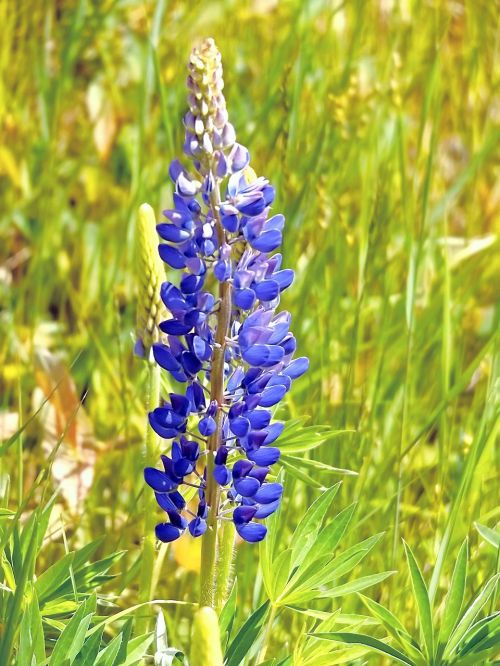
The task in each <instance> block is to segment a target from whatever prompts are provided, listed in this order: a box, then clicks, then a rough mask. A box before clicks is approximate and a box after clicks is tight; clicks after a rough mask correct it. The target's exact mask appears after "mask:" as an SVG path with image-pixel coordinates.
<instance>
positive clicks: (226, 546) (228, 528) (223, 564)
mask: <svg viewBox="0 0 500 666" xmlns="http://www.w3.org/2000/svg"><path fill="white" fill-rule="evenodd" d="M235 533H236V530H235V529H234V524H233V523H232V522H231V521H224V522H223V524H222V527H221V530H220V538H219V559H218V562H217V572H216V580H215V610H216V611H217V613H219V614H220V612H221V610H222V608H223V606H224V604H225V603H226V601H227V597H228V594H229V590H230V587H231V580H232V575H231V570H232V566H233V558H234V538H235Z"/></svg>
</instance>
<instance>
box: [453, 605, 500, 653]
mask: <svg viewBox="0 0 500 666" xmlns="http://www.w3.org/2000/svg"><path fill="white" fill-rule="evenodd" d="M495 643H496V644H497V645H498V648H499V652H500V611H499V612H497V613H494V614H493V615H489V616H488V617H485V618H483V619H482V620H480V621H479V622H476V624H474V625H473V626H472V627H471V628H470V629H469V630H468V631H467V633H466V634H465V635H464V637H463V639H462V643H461V647H460V650H459V654H460V655H464V654H467V653H468V652H477V651H480V650H483V649H487V648H489V647H490V646H491V645H493V644H495Z"/></svg>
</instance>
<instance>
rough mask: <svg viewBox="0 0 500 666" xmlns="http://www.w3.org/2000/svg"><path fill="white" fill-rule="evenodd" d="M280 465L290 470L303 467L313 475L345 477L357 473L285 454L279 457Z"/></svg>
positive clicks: (318, 461)
mask: <svg viewBox="0 0 500 666" xmlns="http://www.w3.org/2000/svg"><path fill="white" fill-rule="evenodd" d="M280 463H282V464H284V465H286V467H287V469H290V466H292V465H293V466H294V467H295V468H300V467H304V468H305V469H308V470H310V471H312V472H314V473H316V472H324V473H326V474H343V475H345V476H357V475H358V473H357V472H353V471H352V470H350V469H343V468H342V467H333V466H332V465H327V464H326V463H324V462H322V461H321V460H309V459H308V458H299V457H297V456H291V455H288V454H287V453H283V454H282V455H281V457H280Z"/></svg>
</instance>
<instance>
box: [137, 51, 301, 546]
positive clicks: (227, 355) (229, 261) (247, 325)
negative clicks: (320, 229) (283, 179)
mask: <svg viewBox="0 0 500 666" xmlns="http://www.w3.org/2000/svg"><path fill="white" fill-rule="evenodd" d="M187 85H188V90H189V96H188V103H189V111H188V112H187V113H186V115H185V118H184V124H185V128H186V137H185V144H184V152H185V154H186V155H187V156H188V157H189V158H190V159H191V160H192V162H193V165H194V171H195V173H194V175H193V174H190V173H188V171H187V170H186V169H185V168H184V167H183V166H182V165H181V163H180V162H179V161H174V162H173V163H172V164H171V166H170V170H169V174H170V177H171V179H172V181H173V183H174V188H175V189H174V195H173V203H174V207H173V208H172V209H169V210H165V211H164V215H165V218H166V221H165V222H162V223H161V224H158V225H157V232H158V234H159V236H160V237H161V239H162V241H164V242H162V243H161V244H160V245H159V255H160V257H161V259H162V260H163V261H164V262H165V263H166V264H167V265H168V266H169V267H170V268H171V269H176V270H178V271H180V277H179V279H178V281H177V284H174V283H172V282H165V283H164V284H162V286H161V291H160V295H161V300H162V302H163V304H164V305H165V308H166V309H167V311H168V312H169V313H170V315H171V317H170V318H169V319H167V320H165V321H163V322H162V323H160V324H159V328H160V331H161V334H160V341H158V342H156V343H155V344H154V345H153V355H154V359H155V361H156V363H158V364H159V365H160V366H161V368H163V369H165V370H167V371H168V372H169V373H170V375H171V376H172V378H173V379H174V380H175V381H176V382H177V383H178V384H179V385H180V386H183V387H184V390H183V392H179V393H170V395H169V398H168V400H165V401H164V404H162V405H161V406H159V407H157V408H156V409H154V410H153V411H152V412H151V413H150V414H149V422H150V425H151V427H152V428H153V429H154V430H155V432H156V433H157V434H158V435H159V436H160V437H162V438H164V439H166V440H173V441H172V444H171V450H170V454H169V455H163V456H162V463H163V469H162V470H158V469H155V468H152V467H148V468H146V469H145V471H144V476H145V480H146V483H147V484H148V485H149V486H150V487H151V488H152V489H153V490H154V492H155V496H156V499H157V501H158V504H159V505H160V507H161V508H162V509H163V510H164V511H165V512H166V514H167V516H168V522H164V523H161V524H159V525H157V527H156V535H157V537H158V538H159V539H160V540H161V541H164V542H168V541H173V540H174V539H177V538H178V537H179V536H181V534H182V533H183V532H185V531H186V530H188V531H189V532H190V533H191V535H192V536H194V537H198V536H201V535H203V534H204V533H205V532H206V531H207V529H215V528H216V524H217V521H219V520H227V519H230V520H231V519H232V521H233V522H234V525H235V527H236V530H237V532H238V534H239V535H240V536H241V537H242V538H243V539H245V540H247V541H252V542H256V541H260V540H262V539H263V538H264V537H265V535H266V527H265V525H263V524H262V523H261V522H258V521H260V520H262V519H264V518H266V517H267V516H269V515H271V514H272V513H273V512H274V511H276V509H277V508H278V506H279V503H280V500H281V495H282V491H283V488H282V486H281V484H280V483H277V482H275V481H273V480H272V479H273V477H272V474H271V466H272V465H274V463H276V462H277V461H278V459H279V457H280V450H279V448H278V447H277V446H276V441H277V440H278V438H279V436H280V435H281V432H282V430H283V424H282V423H280V422H274V421H273V420H272V408H274V407H275V406H276V405H277V404H278V403H279V402H280V401H281V400H282V398H283V397H284V395H285V394H286V393H287V392H288V391H289V389H290V386H291V384H292V381H293V380H294V379H296V378H298V377H300V376H301V375H302V374H303V373H304V372H305V371H306V370H307V368H308V360H307V358H305V357H299V358H294V355H295V349H296V340H295V337H294V336H293V334H292V333H291V332H290V313H288V312H279V313H276V308H277V306H278V304H279V300H280V294H281V293H282V292H283V291H284V290H285V289H287V288H288V287H289V286H290V285H291V283H292V281H293V277H294V273H293V271H292V270H290V269H287V268H282V266H281V262H282V257H281V254H279V253H275V254H273V253H274V252H275V250H277V248H278V247H279V245H280V244H281V240H282V231H283V226H284V222H285V220H284V217H283V216H282V215H280V214H277V215H272V214H271V207H272V204H273V201H274V196H275V192H274V188H273V187H272V186H271V185H270V183H269V181H268V180H267V179H265V178H263V177H258V178H257V177H256V175H255V174H254V172H253V170H252V169H251V168H250V167H249V160H250V156H249V152H248V150H247V149H246V148H245V147H244V146H242V145H240V144H238V143H237V142H236V139H235V131H234V128H233V126H232V125H231V124H230V123H229V121H228V114H227V111H226V103H225V100H224V96H223V94H222V89H223V80H222V66H221V57H220V53H219V51H218V50H217V48H216V46H215V43H214V41H213V40H212V39H207V40H206V41H205V42H204V43H203V44H202V45H201V46H200V47H199V48H197V49H194V50H193V53H192V54H191V58H190V62H189V76H188V81H187ZM241 248H243V251H241ZM212 292H214V293H212ZM183 485H187V486H194V487H195V488H196V489H197V494H198V508H197V510H196V512H194V511H191V510H190V509H189V508H188V507H187V506H186V501H185V499H184V497H183V495H182V493H181V492H180V488H181V487H182V486H183Z"/></svg>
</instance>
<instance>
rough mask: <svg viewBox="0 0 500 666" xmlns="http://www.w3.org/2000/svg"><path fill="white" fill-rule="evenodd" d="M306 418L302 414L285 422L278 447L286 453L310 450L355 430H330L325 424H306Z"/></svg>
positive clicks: (307, 418)
mask: <svg viewBox="0 0 500 666" xmlns="http://www.w3.org/2000/svg"><path fill="white" fill-rule="evenodd" d="M308 420H309V417H308V416H304V417H302V418H298V419H292V420H289V421H287V422H286V424H285V428H284V430H283V434H282V435H281V437H280V448H282V449H283V450H284V451H285V452H286V453H287V454H288V453H291V454H293V453H304V451H311V450H313V449H316V448H317V447H319V446H321V445H322V444H325V443H326V442H328V441H330V440H333V439H335V438H336V437H339V436H341V435H343V434H345V433H350V434H351V433H353V432H355V430H332V429H331V427H330V426H327V425H324V426H321V425H319V426H318V425H312V426H306V425H305V424H306V423H307V421H308Z"/></svg>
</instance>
